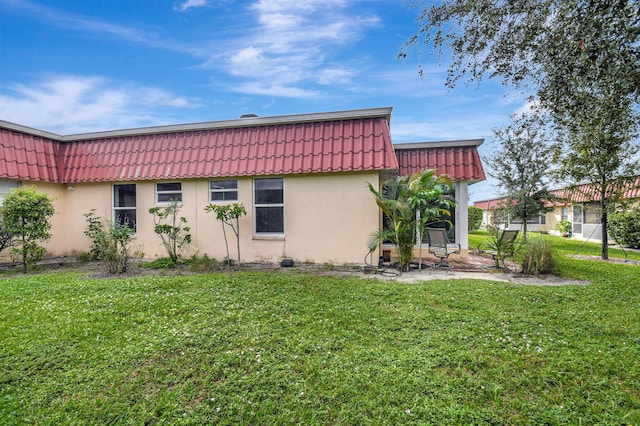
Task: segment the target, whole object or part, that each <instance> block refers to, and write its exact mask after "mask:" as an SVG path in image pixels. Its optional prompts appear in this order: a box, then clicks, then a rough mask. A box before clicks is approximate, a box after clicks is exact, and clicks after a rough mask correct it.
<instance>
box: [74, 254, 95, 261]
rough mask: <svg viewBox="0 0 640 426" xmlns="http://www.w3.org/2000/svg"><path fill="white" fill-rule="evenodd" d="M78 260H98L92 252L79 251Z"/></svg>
mask: <svg viewBox="0 0 640 426" xmlns="http://www.w3.org/2000/svg"><path fill="white" fill-rule="evenodd" d="M76 260H77V261H78V262H90V261H92V260H96V258H95V257H94V256H93V255H92V254H91V253H78V255H77V256H76Z"/></svg>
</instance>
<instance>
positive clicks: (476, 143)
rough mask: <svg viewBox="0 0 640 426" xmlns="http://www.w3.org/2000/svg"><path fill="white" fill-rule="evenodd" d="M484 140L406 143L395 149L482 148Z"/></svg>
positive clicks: (395, 145)
mask: <svg viewBox="0 0 640 426" xmlns="http://www.w3.org/2000/svg"><path fill="white" fill-rule="evenodd" d="M483 142H484V139H463V140H453V141H434V142H405V143H395V144H393V148H394V149H396V150H402V149H421V148H451V147H455V146H480V145H482V143H483Z"/></svg>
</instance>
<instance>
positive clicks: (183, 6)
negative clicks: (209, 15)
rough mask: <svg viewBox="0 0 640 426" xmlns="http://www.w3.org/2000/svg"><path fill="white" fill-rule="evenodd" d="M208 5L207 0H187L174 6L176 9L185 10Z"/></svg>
mask: <svg viewBox="0 0 640 426" xmlns="http://www.w3.org/2000/svg"><path fill="white" fill-rule="evenodd" d="M206 5H207V0H186V1H183V2H182V3H179V4H177V5H176V6H174V10H177V11H180V12H184V11H186V10H188V9H191V8H197V7H204V6H206Z"/></svg>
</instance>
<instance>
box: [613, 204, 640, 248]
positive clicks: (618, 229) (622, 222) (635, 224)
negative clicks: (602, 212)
mask: <svg viewBox="0 0 640 426" xmlns="http://www.w3.org/2000/svg"><path fill="white" fill-rule="evenodd" d="M609 235H611V237H612V238H613V239H614V240H615V241H616V242H617V243H618V244H620V245H621V246H624V247H631V248H635V249H637V248H640V209H637V208H636V209H634V210H631V211H629V212H625V213H615V214H612V215H610V216H609Z"/></svg>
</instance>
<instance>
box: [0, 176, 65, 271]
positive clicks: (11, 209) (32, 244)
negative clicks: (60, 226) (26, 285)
mask: <svg viewBox="0 0 640 426" xmlns="http://www.w3.org/2000/svg"><path fill="white" fill-rule="evenodd" d="M54 214H55V208H54V207H53V199H52V198H50V197H49V196H48V195H47V194H44V193H42V192H39V191H38V190H37V189H36V188H35V187H30V188H18V189H15V190H13V191H11V192H10V193H9V194H8V195H7V196H6V197H5V199H4V202H3V205H1V206H0V217H1V218H2V228H3V229H4V230H5V231H3V232H4V233H5V234H6V236H5V237H4V238H9V240H8V241H7V242H5V243H4V244H9V245H13V247H12V249H11V257H12V258H14V259H15V260H20V261H21V262H22V272H23V273H25V274H26V273H27V270H28V268H29V267H30V266H33V265H35V264H36V263H37V262H39V261H40V260H42V258H43V257H44V255H45V253H46V252H47V250H46V249H45V248H44V247H43V246H41V245H39V244H40V243H42V242H46V241H49V239H51V233H50V231H51V217H52V216H53V215H54Z"/></svg>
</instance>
